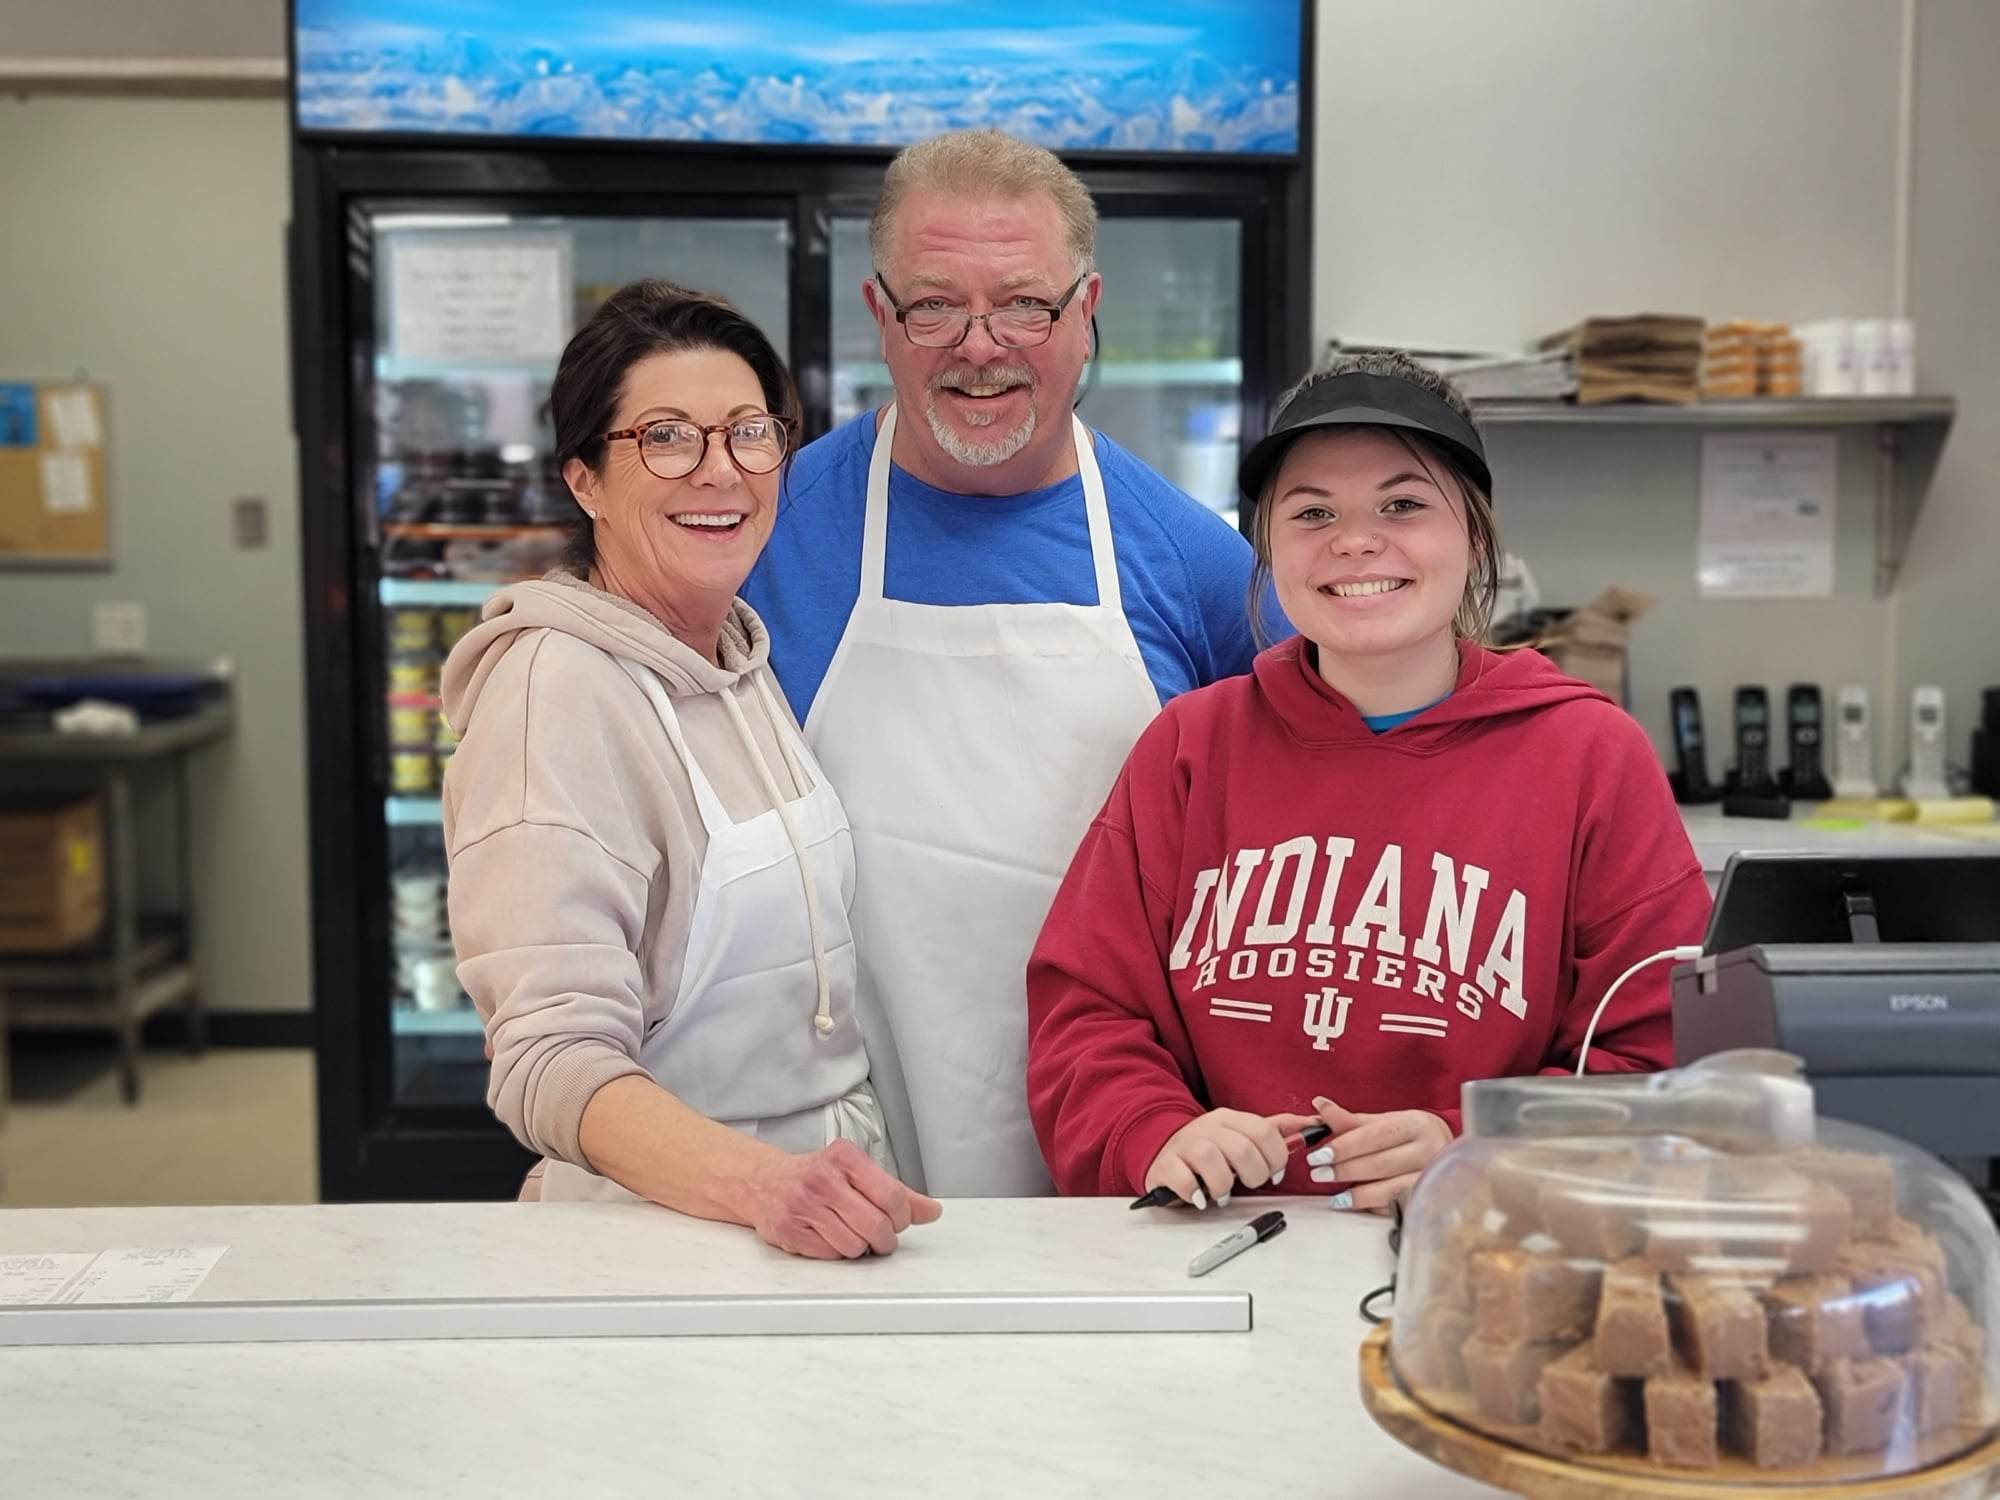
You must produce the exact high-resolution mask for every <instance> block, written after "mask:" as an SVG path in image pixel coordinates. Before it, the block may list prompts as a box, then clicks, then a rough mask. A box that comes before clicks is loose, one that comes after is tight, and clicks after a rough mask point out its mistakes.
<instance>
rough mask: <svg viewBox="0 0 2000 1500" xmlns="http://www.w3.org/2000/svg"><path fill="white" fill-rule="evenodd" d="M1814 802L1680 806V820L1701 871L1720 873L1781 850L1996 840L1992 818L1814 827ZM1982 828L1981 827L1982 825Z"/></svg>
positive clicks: (1926, 846) (1946, 845)
mask: <svg viewBox="0 0 2000 1500" xmlns="http://www.w3.org/2000/svg"><path fill="white" fill-rule="evenodd" d="M1815 806H1816V804H1813V803H1800V804H1797V805H1796V806H1794V807H1793V809H1792V816H1791V817H1789V818H1726V817H1724V816H1723V815H1722V809H1721V808H1720V807H1712V806H1711V807H1683V808H1682V809H1681V825H1682V826H1683V827H1684V828H1686V829H1687V835H1688V842H1689V843H1691V844H1693V845H1694V852H1695V858H1697V859H1699V860H1700V861H1701V868H1702V870H1703V872H1704V873H1706V874H1708V875H1710V876H1719V875H1720V874H1721V873H1722V869H1723V866H1725V865H1727V864H1728V863H1729V856H1730V855H1732V854H1735V853H1738V852H1739V851H1750V850H1755V851H1757V852H1760V853H1764V852H1770V851H1773V850H1783V849H1868V850H1893V849H1915V850H1919V851H1923V850H1935V849H1964V848H1967V847H1969V846H1971V845H1972V844H1973V843H1974V842H1975V841H1979V840H1984V841H1985V842H1988V843H1992V842H1994V841H1995V840H1994V833H1995V828H1994V825H1993V824H1992V823H1986V824H1983V825H1981V824H1965V825H1953V824H1950V823H1878V822H1869V823H1863V824H1862V825H1861V826H1859V827H1857V828H1846V827H1842V828H1815V827H1813V826H1811V825H1812V819H1813V817H1814V808H1815ZM1982 829H1983V830H1984V831H1983V832H1982V831H1981V830H1982Z"/></svg>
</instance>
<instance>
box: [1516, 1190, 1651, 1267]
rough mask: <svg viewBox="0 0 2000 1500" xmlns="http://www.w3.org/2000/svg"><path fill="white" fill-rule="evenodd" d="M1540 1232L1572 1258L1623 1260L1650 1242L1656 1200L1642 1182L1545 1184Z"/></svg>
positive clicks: (1542, 1193) (1541, 1202) (1541, 1200)
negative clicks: (1648, 1230)
mask: <svg viewBox="0 0 2000 1500" xmlns="http://www.w3.org/2000/svg"><path fill="white" fill-rule="evenodd" d="M1540 1205H1541V1221H1542V1227H1543V1229H1544V1230H1546V1231H1547V1232H1548V1233H1549V1234H1551V1235H1553V1236H1555V1238H1556V1240H1557V1241H1558V1242H1559V1243H1560V1244H1561V1245H1562V1247H1563V1249H1565V1250H1567V1251H1569V1252H1570V1253H1571V1254H1572V1255H1579V1256H1587V1257H1589V1258H1590V1259H1592V1260H1602V1261H1612V1260H1622V1259H1624V1258H1625V1257H1626V1256H1628V1255H1637V1254H1638V1253H1639V1251H1640V1250H1641V1249H1642V1248H1644V1246H1645V1243H1646V1216H1647V1214H1648V1213H1649V1212H1650V1211H1651V1208H1652V1199H1651V1197H1650V1195H1649V1194H1648V1192H1647V1190H1646V1187H1645V1184H1644V1183H1643V1182H1642V1181H1624V1182H1621V1181H1618V1180H1616V1179H1615V1178H1607V1179H1606V1180H1604V1181H1601V1182H1590V1181H1580V1180H1577V1179H1575V1178H1554V1179H1552V1180H1550V1181H1548V1182H1545V1183H1543V1184H1542V1191H1541V1198H1540Z"/></svg>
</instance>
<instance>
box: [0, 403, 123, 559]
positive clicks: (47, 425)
mask: <svg viewBox="0 0 2000 1500" xmlns="http://www.w3.org/2000/svg"><path fill="white" fill-rule="evenodd" d="M105 445H106V431H105V420H104V391H103V388H102V387H100V386H96V385H91V384H88V383H85V382H79V381H73V380H70V381H41V382H37V381H8V380H0V566H7V565H12V564H48V563H104V562H109V561H110V560H111V527H110V521H109V510H110V505H109V496H108V495H107V494H106V485H105V463H104V452H105Z"/></svg>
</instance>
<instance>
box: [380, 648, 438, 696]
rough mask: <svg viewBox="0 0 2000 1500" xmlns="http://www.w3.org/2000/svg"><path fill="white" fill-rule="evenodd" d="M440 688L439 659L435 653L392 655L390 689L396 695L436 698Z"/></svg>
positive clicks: (390, 661) (390, 659)
mask: <svg viewBox="0 0 2000 1500" xmlns="http://www.w3.org/2000/svg"><path fill="white" fill-rule="evenodd" d="M437 690H438V659H437V657H436V655H435V654H433V653H430V652H424V653H422V654H420V655H409V656H400V655H398V656H391V657H390V658H389V691H390V693H391V694H393V695H394V696H396V697H408V696H422V697H429V698H435V697H436V696H437Z"/></svg>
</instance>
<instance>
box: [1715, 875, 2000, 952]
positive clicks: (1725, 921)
mask: <svg viewBox="0 0 2000 1500" xmlns="http://www.w3.org/2000/svg"><path fill="white" fill-rule="evenodd" d="M1849 892H1857V893H1864V894H1866V895H1869V896H1871V897H1873V898H1874V902H1875V921H1876V925H1877V927H1878V928H1879V929H1880V938H1881V941H1882V942H1885V943H1995V942H2000V851H1996V852H1990V853H1989V852H1987V851H1985V850H1978V849H1969V850H1966V851H1965V852H1964V853H1958V852H1951V853H1939V854H1875V855H1852V854H1824V853H1811V854H1805V853H1799V854H1738V855H1733V856H1732V857H1731V858H1730V861H1729V865H1728V867H1727V868H1726V869H1725V870H1724V871H1723V872H1722V887H1721V889H1720V890H1718V891H1717V892H1716V894H1715V908H1714V910H1712V911H1711V912H1710V913H1709V916H1708V935H1707V936H1706V937H1705V938H1704V939H1703V940H1702V951H1703V952H1705V953H1727V952H1729V951H1730V950H1732V949H1736V948H1747V947H1748V946H1749V945H1750V944H1752V943H1846V942H1851V941H1852V940H1853V939H1852V934H1851V931H1850V929H1849V925H1848V917H1847V903H1846V901H1845V899H1844V898H1845V897H1846V896H1847V894H1848V893H1849Z"/></svg>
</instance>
